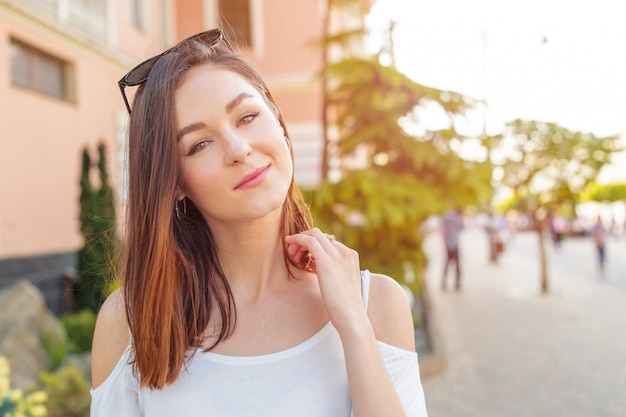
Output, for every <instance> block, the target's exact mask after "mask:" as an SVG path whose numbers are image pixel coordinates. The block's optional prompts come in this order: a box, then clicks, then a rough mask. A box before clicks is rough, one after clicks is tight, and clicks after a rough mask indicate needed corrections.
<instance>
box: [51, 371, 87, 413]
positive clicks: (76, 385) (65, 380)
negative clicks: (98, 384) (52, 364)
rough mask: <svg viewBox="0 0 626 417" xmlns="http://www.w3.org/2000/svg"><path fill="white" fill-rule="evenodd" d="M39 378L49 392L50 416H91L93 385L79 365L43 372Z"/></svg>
mask: <svg viewBox="0 0 626 417" xmlns="http://www.w3.org/2000/svg"><path fill="white" fill-rule="evenodd" d="M39 379H40V380H41V383H42V384H43V386H44V389H45V390H46V391H47V392H48V395H49V397H50V400H49V401H48V417H89V407H90V405H91V395H90V392H89V389H90V387H91V385H90V383H89V381H87V378H86V377H85V374H84V372H83V370H82V369H81V368H79V367H78V366H73V365H72V366H65V367H63V368H61V369H59V370H57V371H54V372H42V373H41V374H40V375H39Z"/></svg>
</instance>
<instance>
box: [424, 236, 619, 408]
mask: <svg viewBox="0 0 626 417" xmlns="http://www.w3.org/2000/svg"><path fill="white" fill-rule="evenodd" d="M546 243H547V245H548V246H547V248H548V264H549V271H550V292H549V293H548V294H547V295H541V294H540V293H539V290H538V289H539V267H538V265H539V256H538V253H537V240H536V235H535V234H533V233H519V234H517V235H515V236H514V237H513V238H512V240H511V241H510V242H509V243H508V244H507V247H506V251H505V253H504V254H503V255H502V256H501V258H500V261H499V263H498V264H496V265H494V264H490V263H489V262H488V254H487V241H486V236H485V234H484V233H483V232H482V231H481V230H478V229H466V230H465V231H464V232H463V234H462V236H461V258H462V266H463V269H464V271H463V272H464V278H463V289H462V291H461V292H458V293H457V292H456V291H454V290H451V289H448V291H446V292H442V291H441V290H440V280H441V274H442V270H443V262H444V252H443V241H442V237H441V235H440V234H439V233H436V232H434V233H432V234H431V235H429V236H428V237H427V239H426V242H425V249H426V252H427V255H428V257H429V259H430V266H429V268H428V270H427V272H426V284H427V289H426V290H427V291H428V294H429V297H430V304H431V323H432V326H433V331H434V332H435V340H436V341H439V343H438V345H439V346H438V348H439V349H440V350H441V352H442V353H443V355H444V358H445V367H444V369H443V371H442V372H440V373H438V374H436V375H432V376H428V377H426V378H425V379H424V380H423V381H422V382H423V385H424V390H425V393H426V404H427V408H428V412H429V416H430V417H444V416H445V417H522V416H524V417H560V416H567V417H578V416H580V417H618V416H619V417H624V416H626V238H625V237H621V238H612V240H611V241H609V246H608V258H607V261H608V273H607V276H606V277H605V278H604V279H599V277H598V275H599V274H598V272H597V268H596V264H595V261H596V259H595V248H594V247H593V243H592V241H591V240H590V239H586V238H574V239H569V240H567V241H565V242H564V243H563V245H562V247H561V249H560V250H559V251H558V252H557V251H555V249H554V248H553V247H552V245H550V242H546ZM450 272H451V271H450ZM448 282H449V284H451V283H452V275H450V276H449V279H448ZM451 287H452V286H451V285H449V288H451Z"/></svg>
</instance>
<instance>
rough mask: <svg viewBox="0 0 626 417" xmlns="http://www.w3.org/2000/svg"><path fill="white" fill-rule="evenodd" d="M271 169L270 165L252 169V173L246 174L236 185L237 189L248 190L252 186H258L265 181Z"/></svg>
mask: <svg viewBox="0 0 626 417" xmlns="http://www.w3.org/2000/svg"><path fill="white" fill-rule="evenodd" d="M269 170H270V166H269V165H267V166H264V167H263V168H258V169H255V170H254V171H252V173H250V174H248V175H246V176H245V177H244V178H243V179H242V180H241V181H240V182H239V184H237V185H236V186H235V188H234V189H235V190H248V189H250V188H254V187H257V186H258V185H260V184H261V183H262V182H263V181H265V177H267V173H268V172H269Z"/></svg>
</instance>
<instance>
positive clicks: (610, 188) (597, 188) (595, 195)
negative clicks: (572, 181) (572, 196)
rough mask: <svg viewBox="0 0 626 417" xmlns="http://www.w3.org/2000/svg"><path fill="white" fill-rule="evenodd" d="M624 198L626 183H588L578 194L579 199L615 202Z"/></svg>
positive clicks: (625, 195) (625, 196) (625, 197)
mask: <svg viewBox="0 0 626 417" xmlns="http://www.w3.org/2000/svg"><path fill="white" fill-rule="evenodd" d="M624 200H626V183H613V184H598V183H596V182H592V183H590V184H589V185H588V186H587V187H586V188H585V190H584V191H583V192H582V193H581V195H580V201H602V202H610V203H613V202H616V201H624Z"/></svg>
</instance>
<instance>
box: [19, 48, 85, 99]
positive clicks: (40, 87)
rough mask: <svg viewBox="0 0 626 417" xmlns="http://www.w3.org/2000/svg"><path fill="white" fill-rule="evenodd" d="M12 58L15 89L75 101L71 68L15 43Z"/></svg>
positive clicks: (47, 55)
mask: <svg viewBox="0 0 626 417" xmlns="http://www.w3.org/2000/svg"><path fill="white" fill-rule="evenodd" d="M10 55H11V82H12V83H13V84H14V85H17V86H20V87H24V88H28V89H30V90H34V91H37V92H39V93H41V94H45V95H48V96H52V97H57V98H60V99H63V100H68V101H73V97H72V94H71V91H72V88H71V85H70V78H71V77H70V73H71V71H72V68H71V65H70V64H68V63H67V62H65V61H63V60H61V59H59V58H57V57H55V56H52V55H50V54H48V53H45V52H43V51H40V50H39V49H36V48H34V47H32V46H29V45H27V44H25V43H22V42H20V41H17V40H11V47H10Z"/></svg>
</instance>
